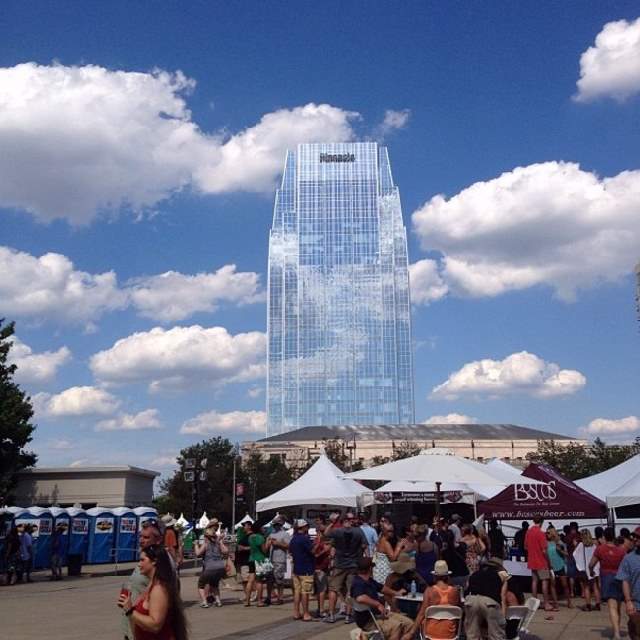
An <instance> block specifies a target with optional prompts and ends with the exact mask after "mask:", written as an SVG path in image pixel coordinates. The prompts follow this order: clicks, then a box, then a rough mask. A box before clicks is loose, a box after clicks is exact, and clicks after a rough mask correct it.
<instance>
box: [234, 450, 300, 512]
mask: <svg viewBox="0 0 640 640" xmlns="http://www.w3.org/2000/svg"><path fill="white" fill-rule="evenodd" d="M294 476H295V470H294V469H293V468H290V467H288V466H287V465H286V464H285V462H284V461H283V460H282V458H281V457H280V456H270V457H268V458H263V457H262V456H261V455H260V453H259V452H258V451H252V452H251V453H250V454H249V455H248V456H247V458H245V459H244V460H243V461H242V465H241V467H240V469H239V474H238V481H239V482H244V483H245V487H246V489H245V494H246V497H245V503H244V506H245V508H246V511H250V512H251V513H254V514H255V505H256V502H257V501H258V500H260V499H261V498H266V497H267V496H270V495H271V494H272V493H275V492H276V491H280V489H284V487H286V486H287V485H289V484H291V483H292V482H293V480H294V479H295V478H294ZM241 510H242V509H241V505H238V511H241Z"/></svg>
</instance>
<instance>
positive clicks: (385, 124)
mask: <svg viewBox="0 0 640 640" xmlns="http://www.w3.org/2000/svg"><path fill="white" fill-rule="evenodd" d="M410 117H411V110H410V109H401V110H400V111H396V110H394V109H387V110H386V111H385V112H384V119H383V120H382V122H381V123H380V124H379V125H378V126H377V127H376V131H375V134H376V137H378V138H381V139H383V138H385V137H386V136H388V135H389V134H390V133H391V132H392V131H396V130H398V129H404V128H405V127H406V126H407V124H408V123H409V118H410Z"/></svg>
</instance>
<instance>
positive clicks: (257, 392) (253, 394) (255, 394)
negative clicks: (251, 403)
mask: <svg viewBox="0 0 640 640" xmlns="http://www.w3.org/2000/svg"><path fill="white" fill-rule="evenodd" d="M263 393H264V387H251V389H249V391H247V395H248V396H249V397H250V398H259V397H260V396H261V395H262V394H263Z"/></svg>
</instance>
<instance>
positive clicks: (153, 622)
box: [118, 545, 188, 640]
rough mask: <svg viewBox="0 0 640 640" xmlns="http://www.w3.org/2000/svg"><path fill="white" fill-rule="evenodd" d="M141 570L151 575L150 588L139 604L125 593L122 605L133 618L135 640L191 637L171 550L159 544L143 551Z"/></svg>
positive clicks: (119, 604) (140, 598)
mask: <svg viewBox="0 0 640 640" xmlns="http://www.w3.org/2000/svg"><path fill="white" fill-rule="evenodd" d="M138 564H139V567H140V573H142V575H144V576H146V577H147V578H149V586H148V587H147V590H146V591H145V592H144V593H142V594H141V595H140V597H139V598H138V600H137V601H136V602H135V603H132V602H131V598H130V596H129V595H126V594H122V595H120V598H119V599H118V606H119V607H122V608H123V609H124V613H125V615H126V616H127V617H128V618H129V623H130V624H131V629H132V631H133V637H134V638H135V640H187V638H188V632H187V622H186V619H185V616H184V611H183V610H182V602H181V600H180V595H179V594H178V582H177V580H176V574H175V572H174V570H173V567H172V565H171V561H170V560H169V554H168V553H167V551H166V550H165V549H164V548H163V547H161V546H159V545H151V546H149V547H145V548H144V549H143V550H142V551H141V552H140V562H139V563H138Z"/></svg>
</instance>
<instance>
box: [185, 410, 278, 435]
mask: <svg viewBox="0 0 640 640" xmlns="http://www.w3.org/2000/svg"><path fill="white" fill-rule="evenodd" d="M266 428H267V414H266V413H265V412H264V411H230V412H229V413H218V412H217V411H209V412H207V413H201V414H199V415H197V416H196V417H195V418H192V419H191V420H187V421H186V422H185V423H184V424H183V425H182V427H180V433H196V434H198V435H207V434H210V433H261V434H264V433H265V432H266Z"/></svg>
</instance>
